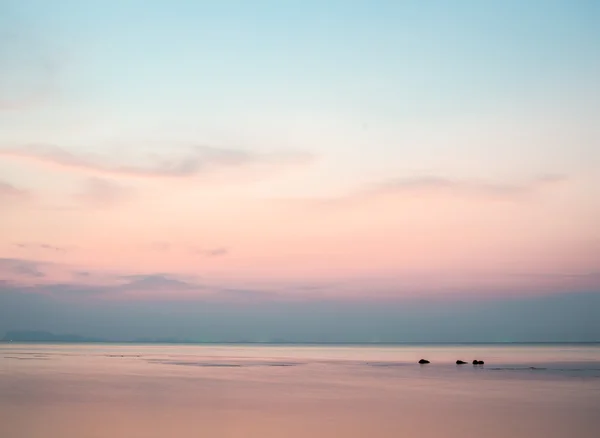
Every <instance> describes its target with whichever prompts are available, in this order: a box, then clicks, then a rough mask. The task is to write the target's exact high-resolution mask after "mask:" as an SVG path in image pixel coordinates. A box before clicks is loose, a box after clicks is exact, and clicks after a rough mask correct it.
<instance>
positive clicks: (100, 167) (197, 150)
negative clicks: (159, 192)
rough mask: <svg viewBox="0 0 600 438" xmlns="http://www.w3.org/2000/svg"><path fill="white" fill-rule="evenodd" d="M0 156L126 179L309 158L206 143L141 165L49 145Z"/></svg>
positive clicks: (299, 161) (185, 175) (6, 150)
mask: <svg viewBox="0 0 600 438" xmlns="http://www.w3.org/2000/svg"><path fill="white" fill-rule="evenodd" d="M0 156H3V157H5V158H8V159H20V160H28V161H33V162H37V163H40V164H47V165H52V166H58V167H61V168H64V169H67V170H71V171H79V172H84V173H88V174H95V175H103V176H114V177H127V178H190V177H194V176H198V175H201V174H204V173H208V172H211V171H214V170H216V169H221V168H236V167H243V166H250V165H277V166H281V165H298V164H306V163H308V162H310V161H312V158H313V156H312V155H311V154H308V153H303V152H281V153H272V154H260V153H255V152H251V151H245V150H238V149H226V148H217V147H210V146H195V147H190V148H188V150H187V153H186V154H184V155H182V156H176V157H164V156H163V157H154V158H153V159H151V160H150V162H147V163H144V164H124V163H119V162H117V161H116V160H115V159H114V157H103V156H98V155H94V154H90V153H87V154H83V153H75V152H71V151H68V150H66V149H63V148H60V147H58V146H52V145H29V146H24V147H13V148H0Z"/></svg>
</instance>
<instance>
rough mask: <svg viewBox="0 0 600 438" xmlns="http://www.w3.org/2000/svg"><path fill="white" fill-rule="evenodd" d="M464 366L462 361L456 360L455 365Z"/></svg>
mask: <svg viewBox="0 0 600 438" xmlns="http://www.w3.org/2000/svg"><path fill="white" fill-rule="evenodd" d="M464 364H466V362H465V361H462V360H457V361H456V365H464Z"/></svg>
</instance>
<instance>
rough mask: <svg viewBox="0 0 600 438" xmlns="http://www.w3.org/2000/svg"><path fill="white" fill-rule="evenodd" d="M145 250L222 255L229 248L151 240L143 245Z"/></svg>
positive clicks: (209, 255) (211, 255)
mask: <svg viewBox="0 0 600 438" xmlns="http://www.w3.org/2000/svg"><path fill="white" fill-rule="evenodd" d="M143 248H144V249H145V250H148V249H149V250H150V251H155V252H168V251H174V252H180V253H187V254H190V253H191V254H194V255H197V256H203V257H223V256H226V255H227V254H229V253H230V249H229V248H226V247H224V246H215V247H203V246H200V245H196V246H186V245H179V244H176V243H173V242H168V241H157V242H152V243H150V244H149V245H147V246H144V247H143Z"/></svg>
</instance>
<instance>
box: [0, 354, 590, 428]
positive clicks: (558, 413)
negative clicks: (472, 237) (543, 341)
mask: <svg viewBox="0 0 600 438" xmlns="http://www.w3.org/2000/svg"><path fill="white" fill-rule="evenodd" d="M422 357H424V358H428V359H430V360H431V361H432V363H431V364H429V365H425V366H421V365H418V364H417V363H416V362H417V361H418V360H419V359H420V358H422ZM458 358H461V359H464V360H465V361H469V362H470V361H471V360H472V359H474V358H478V359H483V360H485V362H486V364H485V365H484V366H482V367H474V366H473V365H471V364H470V363H469V364H467V365H462V366H457V365H455V364H454V362H455V360H456V359H458ZM530 367H534V369H532V368H530ZM599 407H600V347H599V346H598V345H555V346H535V345H521V346H497V345H479V346H466V345H462V346H461V345H457V346H389V347H381V346H247V345H236V346H233V345H232V346H198V345H143V346H142V345H115V344H112V345H109V344H104V345H103V344H88V345H85V344H62V345H49V344H4V345H2V346H1V347H0V436H2V437H10V438H38V437H40V438H41V437H44V438H82V437H90V438H135V437H140V438H152V437H165V436H172V437H197V436H207V437H265V438H269V437H315V438H321V437H337V436H340V437H342V436H343V437H366V436H374V437H383V438H385V437H398V436H420V437H424V438H429V437H447V438H453V437H459V436H461V437H473V436H486V437H508V436H510V437H517V438H520V437H550V438H552V437H567V436H577V437H584V438H585V437H595V436H597V435H596V433H597V431H598V430H599V429H600V418H599V417H598V415H597V414H598V408H599Z"/></svg>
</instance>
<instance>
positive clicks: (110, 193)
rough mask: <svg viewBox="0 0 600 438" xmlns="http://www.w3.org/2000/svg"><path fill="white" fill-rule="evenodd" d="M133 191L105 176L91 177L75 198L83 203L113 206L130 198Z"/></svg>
mask: <svg viewBox="0 0 600 438" xmlns="http://www.w3.org/2000/svg"><path fill="white" fill-rule="evenodd" d="M132 194H133V192H132V191H131V190H130V189H129V188H127V187H123V186H121V185H119V184H116V183H114V182H112V181H109V180H107V179H103V178H90V179H88V180H87V181H86V182H85V187H84V189H83V190H82V191H81V192H79V193H77V194H75V195H74V198H75V200H77V201H78V202H80V203H82V204H87V205H91V206H97V207H111V206H114V205H116V204H120V203H121V202H123V201H126V200H127V199H130V198H131V196H132Z"/></svg>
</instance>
